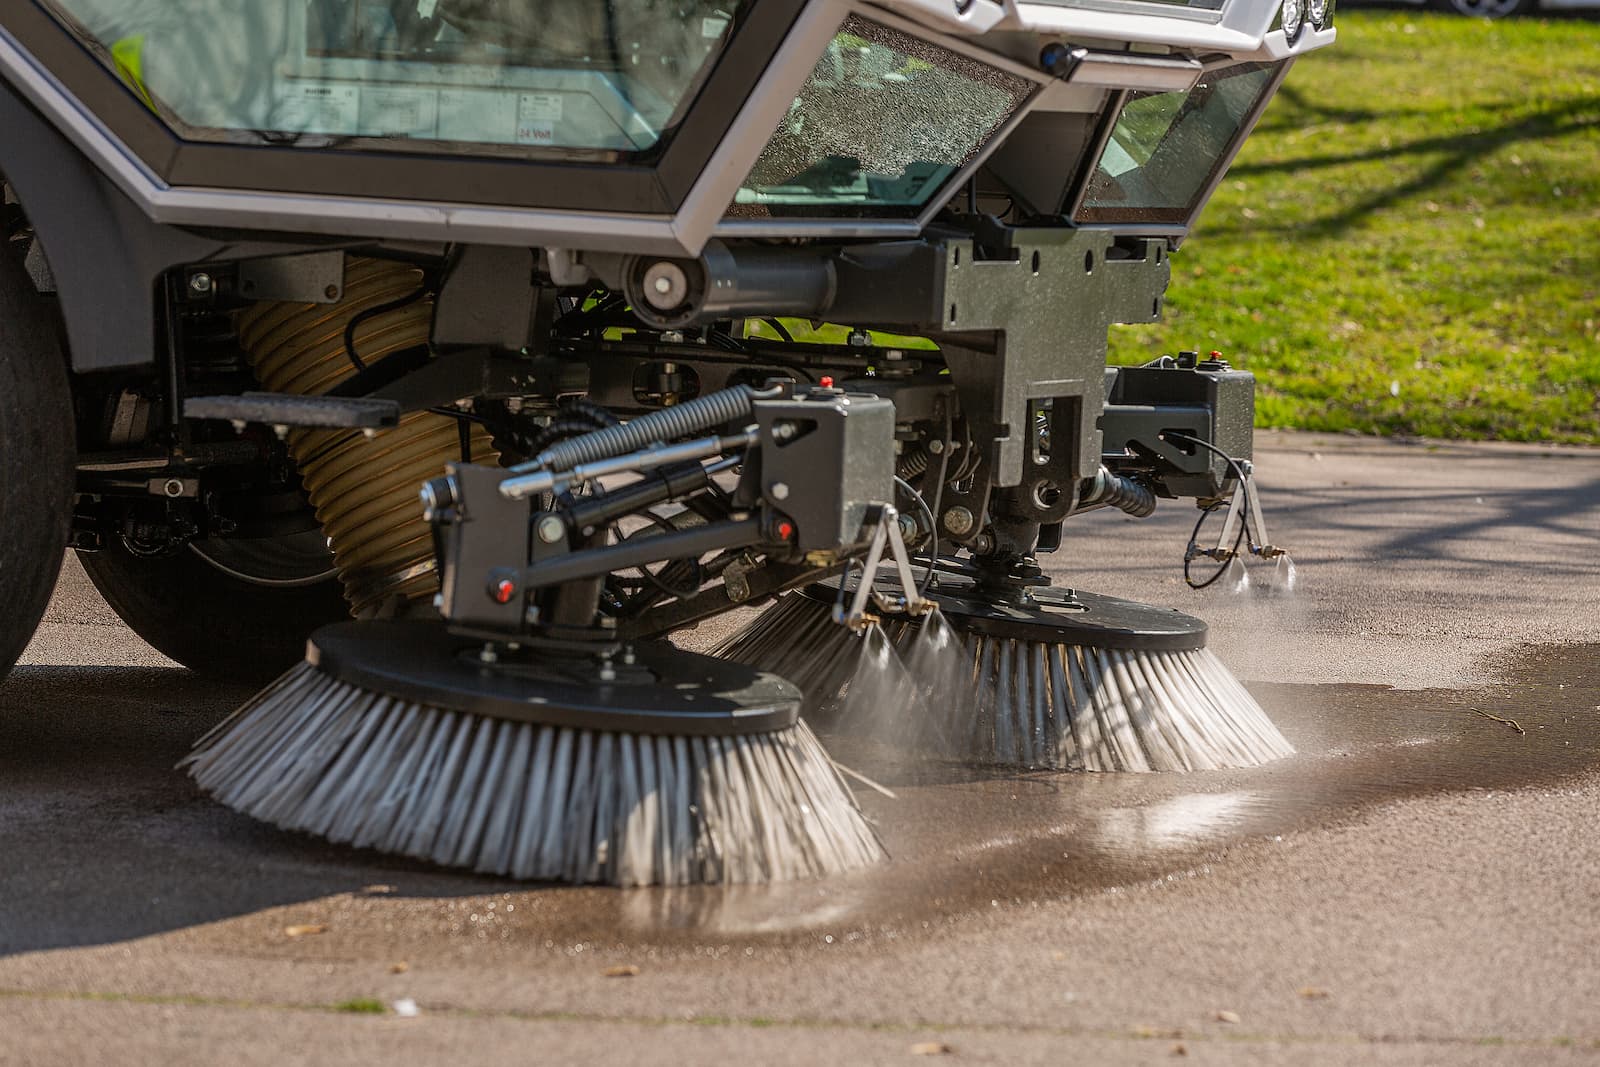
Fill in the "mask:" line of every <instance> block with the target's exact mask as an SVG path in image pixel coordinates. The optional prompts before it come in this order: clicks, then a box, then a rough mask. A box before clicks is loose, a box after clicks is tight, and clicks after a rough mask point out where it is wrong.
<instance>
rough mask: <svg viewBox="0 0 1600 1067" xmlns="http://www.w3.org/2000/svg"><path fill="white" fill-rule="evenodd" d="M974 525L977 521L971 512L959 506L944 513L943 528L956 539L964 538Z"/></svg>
mask: <svg viewBox="0 0 1600 1067" xmlns="http://www.w3.org/2000/svg"><path fill="white" fill-rule="evenodd" d="M976 525H977V520H976V519H974V518H973V516H972V512H970V511H968V510H967V509H966V508H964V507H961V506H960V505H959V504H958V505H957V506H955V507H953V508H951V509H950V510H949V511H947V512H945V513H944V528H945V529H946V530H949V531H950V532H951V533H953V534H955V535H956V536H957V537H965V536H966V535H967V534H969V533H971V532H972V528H973V527H974V526H976Z"/></svg>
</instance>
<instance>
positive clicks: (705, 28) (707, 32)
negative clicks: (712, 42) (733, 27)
mask: <svg viewBox="0 0 1600 1067" xmlns="http://www.w3.org/2000/svg"><path fill="white" fill-rule="evenodd" d="M727 28H728V20H727V19H725V18H723V17H722V16H721V15H707V16H706V17H705V18H703V19H701V20H700V36H702V37H709V38H713V39H715V38H717V37H721V36H722V34H723V31H724V30H726V29H727Z"/></svg>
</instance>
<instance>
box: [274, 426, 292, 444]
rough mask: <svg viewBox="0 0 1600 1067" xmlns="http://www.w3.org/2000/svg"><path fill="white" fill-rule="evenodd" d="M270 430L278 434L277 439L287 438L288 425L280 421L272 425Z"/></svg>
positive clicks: (283, 439) (285, 439) (284, 439)
mask: <svg viewBox="0 0 1600 1067" xmlns="http://www.w3.org/2000/svg"><path fill="white" fill-rule="evenodd" d="M272 432H273V433H275V434H277V435H278V440H280V441H287V440H288V439H289V427H287V426H285V425H284V424H283V423H281V422H280V423H277V424H276V425H274V426H273V427H272Z"/></svg>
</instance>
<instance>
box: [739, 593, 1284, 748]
mask: <svg viewBox="0 0 1600 1067" xmlns="http://www.w3.org/2000/svg"><path fill="white" fill-rule="evenodd" d="M885 631H886V632H887V633H888V635H889V637H890V638H891V639H892V640H893V642H894V644H895V646H896V647H897V648H898V649H899V650H900V652H901V653H902V654H903V655H905V657H906V659H907V660H908V661H909V662H910V663H912V664H916V663H918V661H919V657H918V656H917V654H916V651H915V642H916V640H917V636H918V634H919V631H920V627H919V624H914V623H906V622H903V621H891V622H889V623H887V624H886V625H885ZM862 645H863V642H862V641H861V640H860V639H859V638H858V637H857V636H856V635H854V634H852V633H850V632H849V631H848V630H846V629H845V628H844V627H841V626H838V625H835V624H834V623H833V622H832V621H831V619H830V618H829V613H828V609H827V605H825V604H821V603H819V602H816V601H813V600H809V599H807V598H806V597H803V596H795V595H790V596H788V597H785V598H784V599H783V600H780V601H779V602H778V604H776V605H775V606H774V607H772V608H770V609H768V611H767V612H766V613H764V614H763V615H762V616H761V617H760V618H757V619H756V620H755V621H754V622H752V623H751V625H750V626H749V627H747V628H746V629H745V630H744V631H742V632H741V633H739V634H736V635H734V637H732V638H730V639H729V640H728V641H725V642H723V644H722V645H721V646H719V648H718V649H717V650H716V654H718V655H721V656H723V657H725V658H727V659H731V660H734V661H735V662H739V663H746V664H749V665H751V666H756V667H760V668H762V669H763V670H770V671H773V672H774V673H776V674H779V675H782V676H783V677H785V678H787V679H788V680H789V681H790V682H792V683H794V684H795V685H796V686H798V687H799V688H800V690H801V691H802V692H803V693H804V694H805V700H806V703H805V707H806V714H807V716H808V718H810V719H811V721H813V722H815V723H817V724H818V726H819V728H821V729H823V730H825V731H837V732H839V733H845V734H850V733H858V732H861V731H863V730H866V731H868V732H870V733H871V734H872V736H873V737H874V739H875V740H879V741H883V742H887V743H889V744H899V745H902V746H904V747H907V748H912V749H918V750H922V751H925V752H927V753H928V754H930V755H935V756H939V757H942V758H947V759H954V760H960V761H963V762H973V763H999V764H1006V765H1012V766H1022V767H1037V768H1047V769H1061V770H1068V769H1072V770H1091V771H1187V770H1212V769H1220V768H1232V767H1254V766H1258V765H1260V764H1262V763H1267V762H1270V761H1272V760H1275V759H1280V758H1282V757H1284V756H1289V755H1292V754H1293V753H1294V747H1293V746H1292V745H1290V744H1289V742H1288V740H1287V739H1286V738H1285V737H1284V736H1283V734H1281V733H1280V732H1279V731H1278V729H1277V727H1275V726H1274V725H1273V724H1272V721H1271V720H1270V719H1269V718H1268V717H1267V714H1266V712H1265V711H1263V710H1262V708H1261V705H1260V704H1258V703H1256V701H1255V698H1254V697H1252V696H1251V695H1250V694H1249V692H1247V691H1246V690H1245V688H1244V686H1242V685H1241V684H1240V683H1239V682H1238V680H1237V679H1236V678H1234V676H1233V674H1232V672H1230V671H1229V670H1228V669H1227V667H1225V666H1223V664H1222V661H1221V660H1219V659H1217V657H1216V656H1215V655H1214V654H1213V653H1212V652H1211V651H1210V650H1209V649H1204V648H1201V649H1194V650H1190V651H1182V652H1146V651H1134V650H1119V649H1103V648H1091V647H1088V646H1082V645H1069V644H1060V643H1054V642H1037V641H1021V640H1012V639H1002V638H994V637H990V636H987V635H984V634H973V633H969V634H966V635H965V637H964V639H963V640H962V641H961V648H960V649H959V650H958V651H954V652H953V653H952V654H954V655H959V656H960V657H961V659H960V661H959V667H956V665H955V664H950V665H947V668H946V669H945V670H941V672H940V673H941V674H945V675H946V677H945V678H944V679H940V680H937V681H931V680H930V679H925V678H921V677H917V676H916V675H915V674H913V678H912V681H913V683H914V685H915V687H916V688H917V689H918V690H920V692H919V693H918V694H917V695H916V696H915V697H914V698H913V699H910V700H907V701H905V702H904V705H903V707H902V708H899V709H895V710H894V711H893V712H892V713H890V714H885V713H884V709H882V708H878V709H876V711H877V713H876V714H874V715H872V716H870V718H869V719H868V720H867V721H863V718H862V717H861V716H859V715H857V714H855V713H854V709H853V708H852V702H851V701H849V700H847V699H842V697H843V696H844V695H846V694H847V691H848V685H849V683H850V679H851V673H852V670H853V669H854V667H855V665H856V664H857V662H858V661H859V660H860V656H861V649H862ZM950 667H955V668H956V669H955V670H953V671H950V670H949V668H950ZM952 676H959V678H960V680H961V681H960V684H957V685H950V684H948V679H949V678H950V677H952ZM897 718H898V720H899V721H896V719H897Z"/></svg>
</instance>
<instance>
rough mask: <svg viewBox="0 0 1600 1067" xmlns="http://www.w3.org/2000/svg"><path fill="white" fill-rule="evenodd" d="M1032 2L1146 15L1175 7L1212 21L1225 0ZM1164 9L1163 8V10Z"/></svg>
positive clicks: (1037, 0)
mask: <svg viewBox="0 0 1600 1067" xmlns="http://www.w3.org/2000/svg"><path fill="white" fill-rule="evenodd" d="M1030 2H1032V3H1038V4H1049V5H1050V6H1051V7H1081V8H1083V9H1084V10H1086V11H1123V12H1128V13H1139V12H1140V9H1141V8H1142V9H1143V14H1146V15H1167V14H1173V13H1174V10H1173V9H1175V8H1177V9H1181V10H1182V11H1184V12H1186V13H1189V12H1192V13H1194V15H1195V16H1196V17H1200V18H1204V19H1205V20H1206V21H1208V22H1214V21H1216V20H1217V19H1219V18H1221V16H1222V8H1223V6H1224V4H1225V3H1226V2H1227V0H1030ZM1163 9H1165V10H1163Z"/></svg>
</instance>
